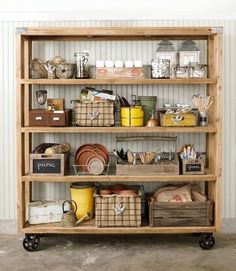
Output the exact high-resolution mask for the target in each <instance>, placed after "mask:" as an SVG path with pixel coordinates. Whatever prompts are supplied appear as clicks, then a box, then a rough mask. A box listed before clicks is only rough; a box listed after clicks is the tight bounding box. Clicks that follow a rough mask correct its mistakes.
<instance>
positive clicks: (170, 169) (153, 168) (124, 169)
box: [116, 159, 179, 176]
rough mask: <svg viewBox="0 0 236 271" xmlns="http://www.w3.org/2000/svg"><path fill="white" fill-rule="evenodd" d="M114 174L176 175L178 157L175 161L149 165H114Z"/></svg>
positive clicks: (177, 172)
mask: <svg viewBox="0 0 236 271" xmlns="http://www.w3.org/2000/svg"><path fill="white" fill-rule="evenodd" d="M116 174H117V175H123V176H127V175H138V174H142V175H143V176H145V175H146V176H149V175H154V174H158V175H162V176H163V175H178V174H179V163H178V159H176V161H171V162H168V163H163V164H150V165H143V164H139V165H130V164H126V165H122V164H117V165H116Z"/></svg>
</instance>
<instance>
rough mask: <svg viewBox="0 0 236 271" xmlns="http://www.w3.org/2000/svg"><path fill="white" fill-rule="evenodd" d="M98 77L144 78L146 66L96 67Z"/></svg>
mask: <svg viewBox="0 0 236 271" xmlns="http://www.w3.org/2000/svg"><path fill="white" fill-rule="evenodd" d="M96 78H114V79H116V78H132V79H142V78H144V68H124V67H123V68H96Z"/></svg>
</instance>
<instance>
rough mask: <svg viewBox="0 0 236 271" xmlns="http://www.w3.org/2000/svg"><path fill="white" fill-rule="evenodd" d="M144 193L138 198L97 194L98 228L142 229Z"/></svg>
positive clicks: (96, 216) (96, 219)
mask: <svg viewBox="0 0 236 271" xmlns="http://www.w3.org/2000/svg"><path fill="white" fill-rule="evenodd" d="M141 202H142V192H141V190H139V192H138V195H136V196H131V197H127V196H121V195H115V194H113V195H108V196H101V195H99V194H97V193H96V194H95V225H96V226H98V227H141V213H142V204H141Z"/></svg>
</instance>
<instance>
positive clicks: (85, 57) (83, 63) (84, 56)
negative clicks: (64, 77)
mask: <svg viewBox="0 0 236 271" xmlns="http://www.w3.org/2000/svg"><path fill="white" fill-rule="evenodd" d="M74 56H75V58H76V73H75V77H76V78H89V63H88V62H89V51H88V50H82V51H79V52H76V53H75V54H74Z"/></svg>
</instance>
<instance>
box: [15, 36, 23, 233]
mask: <svg viewBox="0 0 236 271" xmlns="http://www.w3.org/2000/svg"><path fill="white" fill-rule="evenodd" d="M16 50H17V51H16V77H17V81H16V86H17V88H16V103H17V104H16V108H17V118H16V126H17V127H16V128H17V136H16V152H17V155H16V159H17V160H16V165H17V218H18V219H17V220H18V232H19V233H21V232H22V228H23V219H22V212H23V207H24V206H22V199H23V196H24V195H23V191H22V175H23V172H24V160H23V155H22V152H23V146H22V145H23V138H22V137H23V135H22V133H21V128H22V127H23V125H24V115H23V112H22V108H23V107H24V98H23V97H24V96H23V93H24V89H23V86H22V84H21V78H22V76H23V65H24V63H23V56H24V44H23V42H22V37H21V35H20V34H17V36H16Z"/></svg>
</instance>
